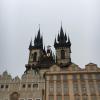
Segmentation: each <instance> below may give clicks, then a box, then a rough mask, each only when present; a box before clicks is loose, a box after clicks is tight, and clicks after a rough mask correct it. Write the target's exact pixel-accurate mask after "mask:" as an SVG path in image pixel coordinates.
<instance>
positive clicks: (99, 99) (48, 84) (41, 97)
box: [0, 26, 100, 100]
mask: <svg viewBox="0 0 100 100" xmlns="http://www.w3.org/2000/svg"><path fill="white" fill-rule="evenodd" d="M54 47H55V50H56V56H55V55H54V54H53V53H52V50H51V48H50V46H48V48H47V50H45V47H44V48H43V37H42V36H41V34H40V29H39V31H38V34H37V36H36V37H35V39H34V46H33V45H32V41H31V42H30V45H29V61H28V64H26V65H25V67H26V70H25V72H24V74H23V75H22V77H21V78H19V77H18V76H17V77H15V78H12V76H11V75H9V74H8V72H7V71H5V72H3V74H2V75H0V100H100V68H99V67H98V66H97V65H96V64H93V63H89V64H87V65H86V66H85V67H84V68H80V67H79V66H78V65H76V64H74V63H72V61H71V42H70V39H69V37H67V36H66V34H65V33H64V32H63V28H62V26H61V29H60V34H58V37H57V38H55V41H54Z"/></svg>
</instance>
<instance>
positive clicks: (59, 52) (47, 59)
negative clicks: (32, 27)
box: [26, 26, 71, 72]
mask: <svg viewBox="0 0 100 100" xmlns="http://www.w3.org/2000/svg"><path fill="white" fill-rule="evenodd" d="M54 48H55V50H56V53H55V55H54V53H52V50H51V48H50V46H48V47H47V50H46V49H45V47H43V37H42V36H41V32H40V28H39V30H38V34H37V36H36V37H35V39H34V45H33V43H32V40H31V42H30V45H29V61H28V64H27V65H26V72H27V71H28V70H29V69H44V68H49V67H50V66H51V65H53V64H57V65H59V66H60V67H67V66H68V65H69V64H71V42H70V38H69V36H68V37H67V35H66V33H64V31H63V28H62V26H61V28H60V33H58V36H57V38H55V40H54Z"/></svg>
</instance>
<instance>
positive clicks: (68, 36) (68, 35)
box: [68, 35, 71, 46]
mask: <svg viewBox="0 0 100 100" xmlns="http://www.w3.org/2000/svg"><path fill="white" fill-rule="evenodd" d="M68 44H69V45H70V46H71V42H70V38H69V35H68Z"/></svg>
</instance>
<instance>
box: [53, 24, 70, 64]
mask: <svg viewBox="0 0 100 100" xmlns="http://www.w3.org/2000/svg"><path fill="white" fill-rule="evenodd" d="M54 47H55V49H56V63H57V64H59V65H62V66H64V65H65V66H66V65H67V64H69V63H71V48H70V47H71V42H70V38H69V36H68V37H67V35H66V33H65V34H64V32H63V28H62V25H61V29H60V34H59V33H58V37H57V40H56V38H55V42H54Z"/></svg>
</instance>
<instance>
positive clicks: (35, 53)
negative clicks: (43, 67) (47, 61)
mask: <svg viewBox="0 0 100 100" xmlns="http://www.w3.org/2000/svg"><path fill="white" fill-rule="evenodd" d="M36 60H37V52H34V55H33V61H36Z"/></svg>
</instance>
